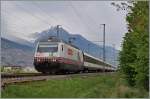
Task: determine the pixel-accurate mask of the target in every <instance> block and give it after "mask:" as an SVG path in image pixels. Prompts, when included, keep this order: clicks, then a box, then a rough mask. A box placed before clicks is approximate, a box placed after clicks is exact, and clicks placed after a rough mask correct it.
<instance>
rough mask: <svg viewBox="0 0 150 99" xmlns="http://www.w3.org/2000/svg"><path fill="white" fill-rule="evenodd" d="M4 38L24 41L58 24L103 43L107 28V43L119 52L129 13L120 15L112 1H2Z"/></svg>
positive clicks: (123, 12) (74, 32)
mask: <svg viewBox="0 0 150 99" xmlns="http://www.w3.org/2000/svg"><path fill="white" fill-rule="evenodd" d="M1 3H2V4H1V5H2V7H1V8H2V21H3V22H1V25H2V31H3V32H2V36H9V35H14V36H16V37H20V38H24V39H28V40H30V39H33V38H29V37H30V35H31V34H32V33H34V32H40V31H43V30H46V29H48V28H50V26H54V25H57V24H60V25H62V27H63V28H65V29H66V30H67V31H69V32H70V33H72V34H81V35H82V36H84V37H85V38H87V39H88V40H90V41H95V40H102V39H103V38H102V37H103V35H102V34H103V28H102V26H100V24H104V23H105V24H106V43H107V44H109V45H111V44H112V43H114V44H116V47H117V48H118V49H120V45H121V41H122V37H123V36H124V34H125V33H126V31H127V29H126V22H125V16H126V13H127V12H126V11H121V12H117V11H116V9H115V8H114V7H113V6H112V5H111V1H70V2H68V1H2V2H1Z"/></svg>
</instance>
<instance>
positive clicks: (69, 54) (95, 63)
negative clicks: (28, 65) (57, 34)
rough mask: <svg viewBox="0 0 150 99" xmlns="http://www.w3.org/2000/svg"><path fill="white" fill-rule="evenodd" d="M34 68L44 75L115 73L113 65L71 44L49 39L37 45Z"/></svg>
mask: <svg viewBox="0 0 150 99" xmlns="http://www.w3.org/2000/svg"><path fill="white" fill-rule="evenodd" d="M34 66H35V69H36V70H37V71H38V72H42V73H66V72H76V73H77V72H91V71H115V70H116V68H115V67H113V66H112V65H110V64H108V63H106V62H103V61H102V60H100V59H98V58H95V57H93V56H91V55H89V54H88V53H85V52H83V51H82V50H80V49H79V48H77V47H75V46H73V45H72V44H70V43H67V42H64V41H62V40H59V39H56V38H54V37H51V38H49V39H48V40H47V41H40V42H39V43H38V44H37V47H36V50H35V55H34Z"/></svg>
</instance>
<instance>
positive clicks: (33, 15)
mask: <svg viewBox="0 0 150 99" xmlns="http://www.w3.org/2000/svg"><path fill="white" fill-rule="evenodd" d="M14 5H16V6H17V7H19V8H21V9H22V10H24V11H25V12H26V13H28V14H30V15H31V16H32V17H34V18H37V19H39V20H41V21H42V22H44V23H45V24H48V25H50V24H49V22H47V21H46V20H43V19H41V18H39V17H38V16H36V15H35V14H32V13H30V12H29V11H28V10H27V9H25V8H24V7H22V6H20V5H18V4H14Z"/></svg>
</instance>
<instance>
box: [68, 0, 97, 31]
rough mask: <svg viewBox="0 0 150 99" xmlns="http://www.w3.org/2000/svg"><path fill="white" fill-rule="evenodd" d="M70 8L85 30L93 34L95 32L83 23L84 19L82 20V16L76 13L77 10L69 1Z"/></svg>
mask: <svg viewBox="0 0 150 99" xmlns="http://www.w3.org/2000/svg"><path fill="white" fill-rule="evenodd" d="M69 3H70V7H71V8H72V9H73V11H74V13H75V14H76V16H77V17H78V19H79V20H80V22H82V24H83V25H84V26H85V27H86V29H87V30H89V31H90V32H91V33H93V32H95V30H93V29H92V28H91V27H90V26H89V25H88V24H87V23H86V22H85V21H84V18H82V16H81V15H80V14H79V12H78V11H77V9H76V8H75V6H74V5H73V4H72V2H71V1H70V2H69Z"/></svg>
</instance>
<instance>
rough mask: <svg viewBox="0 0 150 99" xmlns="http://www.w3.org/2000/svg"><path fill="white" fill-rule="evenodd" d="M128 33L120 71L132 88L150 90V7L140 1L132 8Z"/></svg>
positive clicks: (125, 38)
mask: <svg viewBox="0 0 150 99" xmlns="http://www.w3.org/2000/svg"><path fill="white" fill-rule="evenodd" d="M126 20H127V22H128V33H126V35H125V37H124V39H123V43H122V51H121V52H120V57H119V60H120V69H121V72H122V73H124V74H125V78H126V79H127V81H128V83H129V84H130V85H131V86H134V85H136V86H138V87H142V88H145V89H147V90H149V65H148V63H149V62H148V61H149V52H148V50H149V45H148V44H149V5H148V1H138V2H134V3H133V7H130V12H129V13H128V15H127V17H126Z"/></svg>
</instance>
